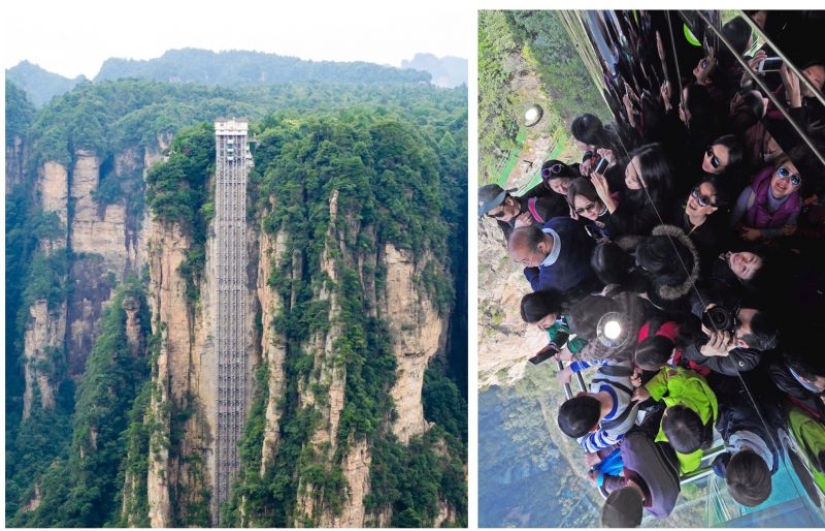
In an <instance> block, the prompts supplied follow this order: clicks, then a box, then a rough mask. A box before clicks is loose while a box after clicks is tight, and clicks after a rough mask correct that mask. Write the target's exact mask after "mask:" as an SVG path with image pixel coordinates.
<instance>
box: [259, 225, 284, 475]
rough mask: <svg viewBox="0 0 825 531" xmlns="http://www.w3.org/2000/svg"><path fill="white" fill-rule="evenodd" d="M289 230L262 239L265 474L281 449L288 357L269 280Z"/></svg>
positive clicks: (280, 259)
mask: <svg viewBox="0 0 825 531" xmlns="http://www.w3.org/2000/svg"><path fill="white" fill-rule="evenodd" d="M286 240H287V234H286V232H279V233H278V234H277V236H276V237H275V239H274V240H273V238H272V237H270V236H269V235H268V234H266V233H265V232H264V233H262V234H261V238H260V254H259V256H260V261H259V262H258V283H257V288H258V300H259V301H260V307H261V323H262V324H263V333H262V335H261V357H262V359H263V360H264V361H265V362H266V363H267V364H268V366H269V381H268V385H269V400H268V401H267V404H266V421H265V425H264V440H263V447H262V449H261V450H262V451H261V468H260V475H261V477H263V476H264V474H265V473H266V466H267V463H271V462H272V460H273V459H275V457H276V455H277V452H278V440H279V438H280V428H279V425H278V423H279V421H280V418H281V411H280V410H279V409H278V401H279V400H280V398H281V396H282V395H283V393H284V385H285V380H286V377H285V375H284V359H285V358H286V342H285V339H284V337H283V336H282V335H281V334H278V333H276V332H275V330H274V327H273V326H272V321H273V319H274V317H275V316H276V315H278V313H280V311H281V308H282V306H283V304H282V303H281V298H280V296H278V293H277V291H276V290H275V288H274V287H272V286H270V285H269V284H268V283H267V279H268V278H269V274H270V272H271V271H272V270H273V268H275V267H279V266H280V264H281V263H282V262H283V260H284V259H285V256H286Z"/></svg>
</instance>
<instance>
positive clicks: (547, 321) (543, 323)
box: [535, 313, 558, 330]
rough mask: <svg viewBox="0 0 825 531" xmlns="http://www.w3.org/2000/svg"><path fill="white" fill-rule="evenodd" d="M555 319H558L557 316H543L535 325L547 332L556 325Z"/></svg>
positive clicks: (552, 314)
mask: <svg viewBox="0 0 825 531" xmlns="http://www.w3.org/2000/svg"><path fill="white" fill-rule="evenodd" d="M556 319H558V315H556V314H554V313H551V314H548V315H545V316H544V317H543V318H542V319H541V320H540V321H537V322H536V323H535V324H536V326H537V327H539V328H540V329H542V330H547V329H548V328H550V327H551V326H553V325H554V324H555V323H556Z"/></svg>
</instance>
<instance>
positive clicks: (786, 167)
mask: <svg viewBox="0 0 825 531" xmlns="http://www.w3.org/2000/svg"><path fill="white" fill-rule="evenodd" d="M794 183H795V184H794ZM800 186H802V178H801V177H800V176H799V170H797V169H796V166H794V164H793V162H791V161H789V160H787V161H785V162H784V163H782V166H780V167H778V168H777V169H776V170H774V172H773V177H771V194H773V196H774V197H775V198H776V199H782V198H783V197H787V196H789V195H791V194H792V193H794V192H796V191H797V190H799V187H800Z"/></svg>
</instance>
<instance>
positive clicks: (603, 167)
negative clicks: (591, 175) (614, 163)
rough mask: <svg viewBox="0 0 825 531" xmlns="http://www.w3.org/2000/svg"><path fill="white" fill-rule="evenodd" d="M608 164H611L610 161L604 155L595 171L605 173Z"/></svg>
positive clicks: (600, 173)
mask: <svg viewBox="0 0 825 531" xmlns="http://www.w3.org/2000/svg"><path fill="white" fill-rule="evenodd" d="M608 164H610V161H609V160H607V159H606V158H604V157H602V160H600V161H599V163H598V164H596V169H594V170H593V171H594V172H596V173H598V174H599V175H604V170H606V169H607V165H608Z"/></svg>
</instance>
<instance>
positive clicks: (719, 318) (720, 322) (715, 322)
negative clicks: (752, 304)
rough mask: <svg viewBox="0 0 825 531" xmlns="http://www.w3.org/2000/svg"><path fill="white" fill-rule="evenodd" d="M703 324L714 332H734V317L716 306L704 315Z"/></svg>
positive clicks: (724, 309)
mask: <svg viewBox="0 0 825 531" xmlns="http://www.w3.org/2000/svg"><path fill="white" fill-rule="evenodd" d="M702 324H703V325H705V328H708V329H709V330H713V331H732V330H733V328H734V326H733V315H732V314H731V312H730V311H728V310H727V309H726V308H722V307H721V306H714V307H713V308H711V309H709V310H708V311H706V312H705V313H704V314H702Z"/></svg>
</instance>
